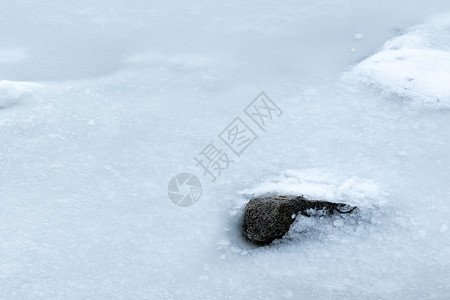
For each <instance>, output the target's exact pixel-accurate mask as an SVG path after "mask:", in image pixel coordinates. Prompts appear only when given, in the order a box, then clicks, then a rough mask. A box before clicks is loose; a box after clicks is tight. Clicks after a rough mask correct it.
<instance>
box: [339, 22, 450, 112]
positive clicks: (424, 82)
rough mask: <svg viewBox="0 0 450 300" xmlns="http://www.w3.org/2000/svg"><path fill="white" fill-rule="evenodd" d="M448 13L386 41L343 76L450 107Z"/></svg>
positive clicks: (427, 103)
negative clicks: (380, 47) (373, 53)
mask: <svg viewBox="0 0 450 300" xmlns="http://www.w3.org/2000/svg"><path fill="white" fill-rule="evenodd" d="M449 16H450V15H446V16H441V17H439V18H435V19H434V20H432V21H431V22H429V23H427V24H423V25H420V26H415V27H413V28H411V29H410V30H409V31H408V32H407V33H406V34H404V35H402V36H399V37H396V38H393V39H391V40H389V41H387V42H386V43H385V44H384V46H383V48H382V50H381V51H380V52H378V53H376V54H375V55H372V56H370V57H369V58H367V59H365V60H364V61H362V62H361V63H359V64H358V65H356V66H355V67H354V68H353V69H352V70H351V72H350V73H348V74H345V75H344V79H345V80H349V81H352V82H358V83H363V84H366V85H369V86H371V87H373V88H375V89H377V90H380V91H382V92H383V93H384V94H387V95H389V96H393V97H395V98H400V99H407V100H412V101H413V102H415V103H420V104H422V105H425V106H427V107H433V108H450V84H449V82H450V18H449Z"/></svg>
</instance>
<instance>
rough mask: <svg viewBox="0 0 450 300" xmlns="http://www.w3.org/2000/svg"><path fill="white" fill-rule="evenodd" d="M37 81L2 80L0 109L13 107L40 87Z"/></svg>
mask: <svg viewBox="0 0 450 300" xmlns="http://www.w3.org/2000/svg"><path fill="white" fill-rule="evenodd" d="M39 86H40V85H39V84H37V83H31V82H18V81H8V80H1V81H0V109H1V108H7V107H11V106H13V105H15V104H17V103H19V102H21V101H23V100H25V99H27V98H29V97H30V96H31V95H32V93H33V91H34V90H35V89H36V88H37V87H39Z"/></svg>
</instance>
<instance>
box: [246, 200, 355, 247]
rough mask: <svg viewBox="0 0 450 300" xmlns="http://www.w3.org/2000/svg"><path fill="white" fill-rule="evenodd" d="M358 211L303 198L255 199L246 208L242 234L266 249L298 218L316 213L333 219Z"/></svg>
mask: <svg viewBox="0 0 450 300" xmlns="http://www.w3.org/2000/svg"><path fill="white" fill-rule="evenodd" d="M355 209H356V207H353V206H349V205H347V204H344V203H333V202H328V201H319V200H308V199H306V198H304V197H302V196H271V197H264V198H254V199H252V200H250V202H248V203H247V205H246V207H245V213H244V223H243V233H244V236H245V237H246V239H247V240H249V241H250V242H252V243H254V244H256V245H267V244H270V243H271V242H272V241H273V240H275V239H279V238H281V237H283V236H284V235H285V234H286V233H287V232H288V231H289V227H290V226H291V224H292V223H293V222H294V220H295V217H296V216H297V215H298V214H302V215H304V216H307V217H310V216H311V213H312V212H314V211H316V212H317V211H320V212H322V214H323V215H332V214H334V213H350V212H352V211H353V210H355Z"/></svg>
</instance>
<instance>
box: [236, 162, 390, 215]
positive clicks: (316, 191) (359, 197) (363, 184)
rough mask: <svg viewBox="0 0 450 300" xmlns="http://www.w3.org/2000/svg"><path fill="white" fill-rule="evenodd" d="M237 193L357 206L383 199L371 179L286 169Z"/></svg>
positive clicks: (316, 170)
mask: <svg viewBox="0 0 450 300" xmlns="http://www.w3.org/2000/svg"><path fill="white" fill-rule="evenodd" d="M241 194H244V195H249V196H261V195H264V194H278V195H304V196H305V197H307V198H309V199H312V200H319V199H320V200H328V201H332V202H343V203H348V204H351V205H357V206H359V207H368V206H374V205H382V204H383V203H384V196H385V193H383V192H382V189H381V187H380V185H379V184H377V183H376V182H374V181H372V180H369V179H361V178H358V177H356V176H352V177H347V178H346V177H343V176H339V175H336V174H333V173H330V172H324V171H321V170H319V169H302V170H286V171H285V172H283V173H282V174H281V175H280V176H278V177H275V178H271V179H269V180H266V181H264V182H263V183H261V184H259V185H257V186H256V187H254V188H251V189H246V190H243V191H241Z"/></svg>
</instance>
